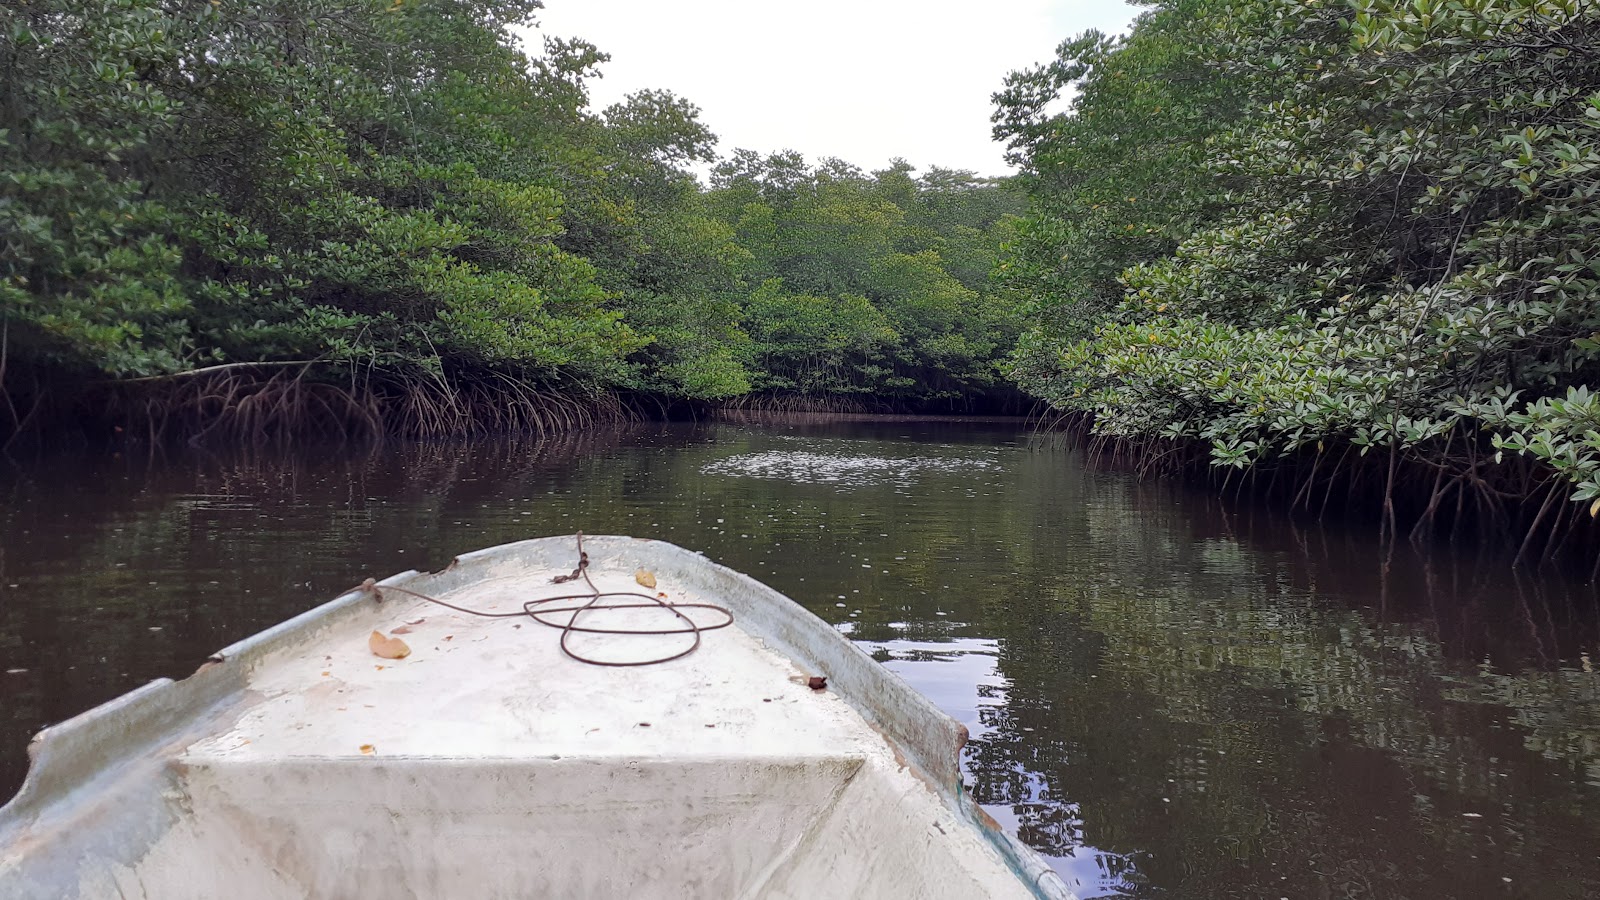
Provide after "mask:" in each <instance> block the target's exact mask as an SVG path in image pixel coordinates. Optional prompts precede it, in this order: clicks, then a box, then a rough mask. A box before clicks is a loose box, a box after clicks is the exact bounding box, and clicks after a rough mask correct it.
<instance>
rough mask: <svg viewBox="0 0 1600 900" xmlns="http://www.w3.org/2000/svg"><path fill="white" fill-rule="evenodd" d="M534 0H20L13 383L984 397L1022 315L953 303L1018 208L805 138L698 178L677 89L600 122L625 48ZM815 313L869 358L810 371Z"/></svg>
mask: <svg viewBox="0 0 1600 900" xmlns="http://www.w3.org/2000/svg"><path fill="white" fill-rule="evenodd" d="M539 5H540V4H539V3H538V2H537V0H266V2H262V3H249V4H239V3H227V4H218V3H213V4H181V3H172V2H168V0H29V2H26V3H10V4H6V5H5V6H4V7H3V8H0V248H3V252H0V316H3V319H0V348H3V350H0V390H3V392H4V393H7V394H15V393H18V392H21V393H26V394H31V395H34V396H37V395H38V394H39V393H40V392H41V391H46V390H48V389H50V388H51V387H52V386H58V387H59V386H65V387H69V388H70V387H72V386H79V385H83V384H86V383H94V382H105V381H112V382H114V381H120V380H128V379H138V378H163V377H168V376H171V375H174V374H178V373H185V372H191V371H196V370H205V369H208V368H212V367H216V366H220V365H228V364H233V363H241V362H242V363H258V362H289V361H315V362H316V363H317V365H316V367H315V368H314V369H313V370H311V372H310V376H309V377H314V378H322V379H328V380H346V381H347V380H349V379H353V378H361V379H373V378H377V379H387V380H389V381H391V382H396V383H407V382H418V381H426V382H429V383H436V384H439V385H443V386H445V387H446V389H447V390H448V389H449V387H450V386H453V385H461V384H464V383H468V382H474V381H477V382H483V381H495V382H504V383H514V384H522V385H535V386H540V385H542V386H552V387H558V388H559V387H562V386H567V387H584V388H586V389H588V390H601V391H636V392H645V393H648V394H652V395H656V396H660V397H663V398H668V399H672V398H690V399H697V400H720V399H727V398H731V397H737V396H739V395H742V394H745V393H748V392H750V391H752V390H784V391H796V392H802V393H863V392H864V393H867V394H872V395H881V397H882V398H883V399H884V400H886V401H888V402H893V403H910V402H920V401H923V400H926V399H930V398H952V397H955V398H971V397H974V396H977V395H978V394H981V393H982V392H984V391H987V390H990V389H991V388H992V387H993V386H994V385H995V383H996V381H997V378H996V372H997V360H999V359H1000V358H1002V357H1003V355H1004V354H1005V353H1006V352H1007V351H1008V350H1009V340H1010V336H1011V335H1012V334H1014V332H1015V330H1016V329H1015V328H1014V327H1012V328H1011V329H1010V331H1007V327H1008V325H1007V323H1006V321H1005V320H1004V318H1005V317H1004V315H1003V314H999V313H994V312H993V311H992V310H989V309H987V308H986V309H985V310H983V311H982V312H981V314H979V313H974V314H972V315H966V314H965V311H968V310H969V308H971V309H976V307H978V306H980V305H981V304H980V300H979V298H980V296H981V293H980V292H981V291H984V290H987V280H986V278H987V272H988V269H989V268H990V265H991V261H992V258H993V254H994V251H995V249H996V248H997V247H998V243H999V241H998V239H997V238H996V236H995V235H996V233H997V232H996V230H997V229H1003V228H1004V227H1005V226H1004V225H1003V223H1002V220H1003V219H1004V218H1005V217H1006V215H1007V213H1008V212H1011V211H1013V210H1020V203H1021V201H1020V198H1019V197H1018V196H1017V195H1014V194H1011V193H1010V192H1008V191H1006V190H1005V189H1004V188H1003V187H1002V186H1001V185H999V184H996V183H993V182H987V181H982V180H980V179H975V178H973V177H972V176H971V175H970V174H968V173H959V172H949V171H944V170H935V172H933V173H930V176H929V179H928V180H927V181H925V182H914V181H913V180H912V179H911V178H910V177H909V170H907V169H904V168H902V169H897V170H895V172H894V173H893V174H894V177H895V179H897V180H896V181H895V184H894V186H893V187H894V190H892V191H891V190H890V188H889V185H888V184H887V182H885V183H883V184H880V183H879V180H878V179H875V178H874V177H869V176H866V175H863V174H862V173H860V172H857V171H855V170H851V169H849V168H848V167H845V166H842V165H839V164H832V163H830V164H828V165H826V166H824V167H821V168H819V169H817V170H815V171H813V170H811V169H809V168H808V167H806V166H805V165H804V163H803V162H802V161H800V160H799V158H798V157H797V156H795V155H793V154H780V155H778V156H775V157H773V159H774V160H781V161H782V162H781V163H774V164H773V165H772V166H770V167H769V166H768V165H767V163H766V162H764V161H760V160H757V163H756V164H755V171H753V172H752V173H750V177H749V178H747V179H745V181H750V180H751V179H754V180H755V181H759V182H760V183H761V188H760V190H758V191H756V193H755V194H752V195H750V196H749V197H746V193H747V191H746V188H745V187H744V186H743V185H744V184H745V181H740V179H739V178H736V177H735V176H734V175H732V174H730V175H729V176H728V179H727V180H728V186H727V187H723V188H719V189H717V190H714V191H709V192H708V191H707V190H706V189H705V188H703V187H702V186H701V185H700V183H699V182H698V181H697V180H696V178H695V176H694V175H693V173H692V168H693V167H695V166H701V165H706V164H709V163H710V162H712V161H713V160H714V159H715V158H716V157H715V153H714V152H713V148H714V145H715V141H716V138H715V136H714V135H712V134H711V133H710V131H709V130H708V129H707V128H706V127H705V125H704V124H702V123H701V122H700V121H699V118H698V116H699V111H698V110H697V109H696V108H695V107H694V106H693V105H692V104H690V103H688V102H687V101H685V100H683V99H681V98H678V97H675V96H673V95H671V94H669V93H666V92H662V91H643V92H640V93H637V94H635V95H633V96H631V97H629V98H627V99H626V100H625V101H623V102H621V103H619V104H617V105H614V106H612V107H610V108H608V109H604V110H595V109H593V108H592V107H591V106H590V103H589V97H588V91H587V88H586V84H587V82H588V80H589V79H591V78H593V77H595V76H596V74H597V72H598V67H599V66H600V65H602V64H603V63H604V62H605V60H606V56H605V54H604V53H602V52H600V51H599V50H598V49H597V48H595V47H593V46H591V45H589V44H587V43H585V42H583V41H581V40H551V41H547V42H546V44H545V46H544V47H543V48H542V52H540V53H539V54H537V55H532V56H530V55H528V54H525V53H524V52H523V51H522V50H521V48H520V46H519V44H518V42H517V40H516V39H515V38H514V37H513V35H512V32H511V31H510V29H511V27H512V26H516V25H524V24H527V23H529V22H531V20H532V16H533V15H534V13H535V12H536V10H537V8H538V7H539ZM746 157H749V155H748V154H746V155H745V156H736V158H735V161H734V162H733V163H730V164H729V166H731V167H732V168H730V169H729V171H730V173H731V172H733V171H734V170H737V168H738V166H740V165H743V164H745V163H746V162H748V159H747V158H746ZM750 158H754V157H750ZM785 166H788V167H789V170H792V171H789V170H785V169H784V167H785ZM769 168H770V171H769ZM786 178H787V179H789V180H788V181H785V179H786ZM735 182H738V185H735ZM751 183H754V181H752V182H751ZM780 183H781V184H783V185H784V187H783V188H782V190H779V189H778V185H779V184H780ZM783 191H788V192H789V193H787V194H783ZM780 195H781V196H780ZM762 216H766V217H767V219H766V221H768V222H769V223H770V225H771V228H772V229H774V230H773V231H772V232H770V233H769V232H767V231H763V230H762V227H761V226H760V224H759V223H760V221H762V218H761V217H762ZM774 241H776V243H774ZM900 256H904V257H905V258H906V260H914V261H915V262H908V261H902V260H900V259H899V257H900ZM774 279H781V280H782V284H783V287H782V288H781V289H779V288H773V287H769V286H768V285H769V282H772V281H773V280H774ZM774 291H777V293H774ZM775 297H778V298H792V301H793V305H794V309H792V310H787V311H775V310H774V309H773V308H772V304H773V303H774V302H775V301H774V299H773V298H775ZM818 300H820V301H821V302H822V306H823V307H825V309H823V310H822V311H821V314H822V315H823V317H824V318H826V319H837V320H839V321H840V322H855V321H856V318H857V316H858V312H859V309H858V307H859V306H860V304H862V303H866V304H867V306H868V311H869V312H870V315H869V316H868V318H876V319H877V320H881V322H882V324H881V325H880V326H874V329H872V333H873V335H874V337H873V338H872V340H870V341H868V342H867V344H866V345H862V346H863V347H864V349H861V350H860V351H859V354H858V355H859V357H860V358H859V359H857V358H856V357H851V360H850V361H849V362H848V363H845V362H842V361H841V360H842V357H841V358H840V359H832V358H829V359H828V360H826V361H823V360H821V358H815V359H814V361H815V363H816V365H817V366H818V367H819V368H817V369H816V370H815V371H813V370H811V369H808V368H806V367H807V366H810V365H812V363H811V362H802V361H801V360H802V359H812V358H813V357H810V356H808V354H813V353H814V352H816V351H818V350H819V349H820V348H819V347H812V346H809V345H808V346H804V347H802V346H798V345H786V344H784V343H783V342H784V340H786V338H782V337H779V336H778V335H781V334H787V333H788V332H786V331H784V330H783V329H781V328H780V329H777V330H773V326H772V325H771V323H773V322H775V321H778V320H780V319H783V320H793V321H800V320H808V319H809V318H810V317H812V316H813V314H814V313H816V312H817V310H816V309H815V307H816V305H817V303H816V301H818ZM776 302H780V303H782V302H788V301H787V300H780V301H776ZM774 316H776V317H777V318H773V317H774ZM851 327H854V326H851ZM802 331H803V330H802ZM800 333H802V332H796V334H800ZM796 339H797V340H806V341H809V340H810V337H809V336H808V337H805V338H796ZM840 340H841V341H842V342H843V343H841V344H839V346H841V347H842V346H844V345H849V346H851V347H856V346H857V345H858V344H859V341H857V340H856V338H855V337H850V338H848V339H845V338H840ZM924 343H925V344H926V346H924ZM828 346H833V345H832V344H830V345H828ZM839 352H844V351H842V350H841V351H839ZM849 352H850V353H857V351H856V350H851V351H849ZM769 363H770V364H771V365H773V366H775V367H776V368H775V369H772V370H767V369H764V368H762V367H763V366H764V365H767V364H769ZM840 366H845V368H840ZM852 367H853V368H852ZM846 369H848V371H849V374H844V373H845V371H846ZM824 370H826V371H827V372H828V373H831V374H825V372H824ZM13 424H14V423H13Z"/></svg>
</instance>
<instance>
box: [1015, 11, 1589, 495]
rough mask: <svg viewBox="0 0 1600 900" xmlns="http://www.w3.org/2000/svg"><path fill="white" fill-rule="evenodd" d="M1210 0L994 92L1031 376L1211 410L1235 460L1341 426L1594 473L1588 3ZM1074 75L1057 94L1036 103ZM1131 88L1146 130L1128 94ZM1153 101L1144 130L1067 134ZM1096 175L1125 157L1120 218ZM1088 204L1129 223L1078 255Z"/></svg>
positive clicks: (1169, 416)
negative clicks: (1024, 176) (1153, 196)
mask: <svg viewBox="0 0 1600 900" xmlns="http://www.w3.org/2000/svg"><path fill="white" fill-rule="evenodd" d="M1201 6H1202V5H1193V4H1189V3H1187V2H1186V0H1171V2H1168V3H1163V4H1161V5H1158V6H1157V7H1155V8H1154V9H1153V10H1152V11H1151V12H1150V13H1148V14H1147V15H1146V16H1145V17H1144V18H1142V19H1141V20H1140V21H1139V23H1138V24H1137V25H1136V27H1135V28H1134V31H1133V33H1132V35H1131V36H1130V37H1129V38H1128V39H1127V40H1125V41H1122V42H1107V41H1105V40H1103V39H1099V38H1092V39H1084V40H1081V41H1079V42H1076V43H1069V44H1068V45H1064V47H1063V57H1062V61H1060V62H1058V63H1057V64H1056V65H1055V66H1053V67H1050V68H1049V69H1048V70H1041V71H1040V72H1034V73H1022V74H1019V75H1017V76H1013V80H1012V84H1011V85H1010V87H1009V89H1008V91H1007V93H1005V94H1002V95H999V97H998V99H999V101H1000V112H999V113H998V114H997V116H998V119H999V121H1000V123H1001V124H1000V127H999V129H998V131H999V133H1000V134H1001V135H1002V136H1007V137H1009V138H1010V139H1011V140H1012V143H1013V146H1014V147H1015V148H1016V153H1017V154H1018V158H1019V159H1020V160H1022V161H1023V162H1024V163H1025V164H1026V165H1027V166H1028V167H1029V183H1030V187H1031V189H1032V191H1033V195H1034V212H1033V214H1032V215H1031V216H1029V217H1028V219H1027V221H1026V222H1025V223H1024V224H1023V225H1021V226H1019V229H1018V230H1019V232H1020V233H1022V234H1024V235H1027V236H1028V239H1027V240H1025V241H1023V242H1022V243H1021V244H1020V246H1019V249H1017V250H1016V251H1015V255H1014V258H1013V259H1011V260H1008V263H1009V264H1010V265H1011V266H1013V267H1017V268H1021V269H1023V270H1024V274H1023V275H1022V276H1021V278H1022V279H1023V281H1022V283H1023V284H1024V285H1025V286H1026V287H1027V289H1028V290H1029V291H1030V292H1031V293H1032V294H1033V296H1034V299H1033V301H1032V305H1031V306H1030V313H1031V318H1032V325H1031V327H1030V329H1029V332H1028V334H1027V335H1026V336H1025V337H1024V339H1023V341H1022V346H1021V349H1020V350H1019V352H1018V355H1017V358H1016V362H1015V370H1016V372H1017V375H1018V377H1019V379H1020V380H1021V381H1022V383H1023V384H1025V385H1026V386H1027V387H1028V388H1029V389H1030V390H1032V391H1034V392H1036V393H1038V394H1040V395H1041V396H1043V397H1045V398H1047V399H1048V400H1049V401H1050V402H1052V403H1053V404H1055V405H1056V406H1058V407H1060V408H1062V409H1065V410H1073V411H1079V412H1083V413H1087V414H1090V415H1091V416H1092V417H1093V421H1094V423H1095V428H1096V429H1098V430H1099V431H1100V432H1101V433H1103V434H1107V435H1113V436H1120V437H1138V438H1147V437H1152V436H1162V437H1167V438H1177V439H1190V440H1199V441H1202V442H1206V443H1209V444H1210V446H1211V447H1212V455H1213V461H1214V462H1216V463H1218V464H1221V465H1230V466H1241V467H1243V466H1249V465H1251V464H1253V463H1254V462H1256V461H1258V460H1261V459H1263V458H1266V457H1274V456H1281V455H1284V454H1289V453H1295V452H1297V451H1302V450H1303V449H1304V450H1305V451H1306V452H1318V451H1321V450H1322V449H1323V448H1324V447H1325V445H1326V443H1327V442H1343V443H1345V444H1346V445H1352V446H1355V447H1357V448H1359V449H1360V450H1361V451H1362V452H1365V451H1366V450H1367V449H1368V448H1371V447H1383V448H1387V449H1391V450H1393V451H1395V452H1398V453H1402V454H1407V455H1410V456H1413V457H1414V458H1419V459H1424V460H1432V461H1438V462H1446V463H1448V465H1449V466H1450V468H1451V471H1453V472H1456V473H1458V475H1459V477H1460V478H1463V479H1473V478H1480V479H1481V477H1482V474H1481V473H1482V471H1484V470H1483V469H1482V467H1483V466H1492V465H1493V463H1492V459H1493V458H1494V457H1493V451H1494V450H1495V449H1499V450H1501V451H1514V452H1520V453H1528V454H1532V455H1534V456H1536V457H1538V458H1539V459H1541V460H1544V461H1545V462H1547V463H1549V464H1550V465H1552V466H1554V467H1555V469H1557V470H1559V471H1560V472H1561V473H1563V474H1564V475H1566V476H1567V477H1568V478H1569V479H1570V481H1571V482H1572V484H1573V485H1574V488H1575V494H1574V497H1575V498H1579V499H1587V498H1590V497H1594V496H1596V495H1597V494H1600V483H1597V481H1596V473H1597V470H1600V455H1597V454H1600V401H1597V400H1596V398H1595V397H1594V394H1593V393H1592V392H1591V391H1590V390H1589V388H1588V386H1589V385H1591V384H1592V383H1593V379H1594V378H1595V376H1596V375H1597V374H1600V372H1597V369H1596V353H1597V352H1600V339H1597V336H1596V332H1597V331H1600V313H1597V310H1600V303H1597V301H1600V293H1597V291H1600V263H1597V262H1596V258H1597V255H1600V243H1597V241H1600V237H1597V236H1596V235H1600V231H1597V230H1596V225H1600V199H1597V198H1600V41H1597V37H1600V12H1597V11H1596V7H1595V6H1594V5H1593V4H1589V3H1585V2H1582V0H1453V2H1443V0H1398V2H1388V0H1382V2H1379V0H1349V2H1333V3H1327V2H1320V0H1304V2H1302V0H1234V2H1228V3H1224V4H1210V5H1208V6H1206V8H1205V9H1204V10H1203V11H1202V10H1201ZM1168 49H1170V50H1172V51H1173V52H1171V53H1168V52H1167V50H1168ZM1152 67H1153V68H1152ZM1177 76H1182V77H1188V78H1190V82H1189V84H1190V87H1188V88H1186V89H1182V90H1181V91H1174V90H1172V89H1171V86H1173V85H1176V84H1180V83H1183V82H1182V81H1181V80H1180V78H1179V77H1177ZM1125 81H1132V82H1139V83H1140V84H1141V87H1139V88H1137V89H1135V88H1131V87H1124V82H1125ZM1068 83H1077V84H1080V85H1081V86H1082V93H1081V94H1080V96H1079V97H1078V99H1077V100H1076V101H1075V106H1074V108H1073V110H1072V111H1071V113H1070V114H1068V115H1066V116H1061V117H1056V118H1054V119H1051V118H1046V117H1042V116H1041V114H1040V112H1039V110H1040V109H1042V108H1043V106H1042V104H1043V103H1044V102H1045V101H1048V100H1049V99H1052V98H1053V97H1054V96H1056V93H1057V92H1059V90H1060V88H1061V87H1062V86H1063V85H1066V84H1068ZM1174 92H1176V93H1181V94H1182V96H1181V97H1172V96H1168V95H1169V94H1171V93H1174ZM1141 98H1149V102H1150V103H1152V104H1155V105H1154V106H1151V107H1149V108H1148V109H1146V110H1145V112H1146V114H1147V117H1145V118H1140V120H1139V121H1140V122H1143V123H1145V124H1144V125H1143V126H1142V127H1143V128H1144V130H1143V131H1139V130H1137V128H1138V127H1140V126H1127V125H1124V124H1122V123H1124V122H1126V121H1127V116H1128V115H1130V114H1131V113H1130V110H1136V109H1137V108H1138V107H1137V104H1138V103H1140V102H1141ZM1177 104H1183V107H1182V108H1184V109H1185V110H1186V111H1185V112H1184V113H1181V114H1180V113H1177V112H1175V110H1176V109H1179V108H1180V107H1179V106H1178V105H1177ZM1197 117H1198V118H1197ZM1106 120H1114V121H1115V123H1116V124H1110V125H1102V124H1101V123H1102V122H1103V121H1106ZM1185 123H1188V127H1185ZM1152 131H1154V132H1155V133H1156V134H1157V135H1158V138H1157V139H1156V140H1155V141H1154V142H1153V143H1152V144H1151V145H1150V146H1151V147H1152V155H1151V156H1149V157H1146V156H1144V155H1143V154H1139V153H1135V152H1132V148H1130V150H1129V151H1128V152H1124V153H1122V154H1121V155H1120V156H1119V155H1118V154H1116V153H1115V152H1114V151H1113V152H1105V153H1097V154H1096V155H1095V156H1094V158H1093V159H1086V158H1085V157H1084V156H1083V155H1081V153H1080V151H1081V152H1089V151H1090V150H1095V149H1098V148H1103V147H1105V146H1106V145H1107V143H1110V144H1113V145H1116V144H1118V142H1120V141H1123V140H1127V139H1132V143H1133V144H1135V145H1139V144H1143V143H1146V138H1148V137H1149V136H1150V134H1151V132H1152ZM1152 162H1155V163H1156V164H1158V165H1162V166H1170V167H1171V169H1170V170H1169V172H1168V177H1169V180H1168V187H1169V188H1170V190H1171V191H1173V192H1175V193H1176V195H1174V194H1173V193H1169V194H1167V195H1166V196H1165V197H1164V198H1163V199H1161V200H1160V201H1158V202H1157V203H1154V204H1151V205H1152V206H1154V207H1155V209H1154V213H1153V215H1152V218H1151V219H1150V220H1149V221H1146V220H1142V219H1139V218H1137V217H1136V216H1135V215H1133V214H1132V213H1131V211H1132V210H1134V209H1138V208H1143V207H1142V204H1143V203H1144V202H1145V199H1146V198H1145V196H1143V195H1140V194H1137V193H1136V192H1135V190H1134V189H1133V188H1132V185H1134V184H1139V183H1148V182H1149V181H1150V180H1151V178H1152V176H1151V174H1150V172H1149V171H1148V166H1149V165H1150V164H1151V163H1152ZM1089 180H1098V181H1100V182H1104V183H1112V184H1118V185H1121V184H1127V185H1129V188H1128V190H1127V191H1126V196H1124V197H1122V203H1123V204H1125V208H1126V209H1127V210H1128V211H1129V212H1128V213H1123V212H1122V210H1123V209H1124V207H1123V206H1117V205H1115V203H1114V198H1111V197H1106V198H1104V202H1103V203H1102V209H1111V210H1113V211H1114V214H1115V215H1117V216H1120V218H1114V219H1113V218H1107V219H1102V218H1101V217H1102V216H1104V217H1110V216H1112V215H1113V212H1105V213H1102V212H1101V211H1099V210H1094V209H1093V208H1092V206H1091V212H1092V213H1094V214H1092V215H1082V214H1081V213H1082V209H1083V205H1084V203H1085V202H1088V200H1087V199H1085V198H1091V199H1093V201H1094V202H1101V198H1099V197H1097V196H1095V195H1092V194H1090V193H1089V191H1090V190H1091V188H1089V187H1086V186H1085V182H1086V181H1089ZM1118 193H1121V191H1119V192H1118ZM1102 221H1110V222H1111V223H1112V229H1111V230H1112V231H1115V230H1116V229H1118V228H1120V229H1121V230H1122V231H1123V232H1125V233H1127V234H1128V235H1129V237H1128V238H1127V240H1126V242H1122V243H1119V242H1112V241H1104V242H1100V243H1098V244H1097V245H1096V246H1095V247H1093V248H1091V249H1090V251H1089V254H1088V257H1089V259H1088V261H1087V262H1075V261H1074V260H1076V259H1077V256H1078V255H1079V254H1081V253H1082V249H1081V248H1082V245H1083V243H1084V241H1083V239H1082V237H1081V234H1082V233H1083V232H1084V231H1085V230H1088V229H1099V230H1102V231H1103V229H1102V228H1101V222H1102ZM1140 233H1145V234H1147V235H1148V237H1146V238H1137V237H1135V236H1136V235H1138V234H1140ZM1163 241H1165V242H1167V243H1166V245H1165V246H1163V244H1162V242H1163ZM1057 251H1059V254H1058V255H1060V256H1064V257H1066V258H1065V259H1060V260H1056V261H1052V260H1051V259H1050V258H1049V254H1051V253H1056V252H1057ZM1113 273H1114V274H1113ZM1113 282H1114V284H1113ZM1059 309H1081V310H1084V311H1085V312H1086V315H1085V316H1084V317H1082V318H1085V319H1086V320H1087V321H1086V322H1085V323H1084V324H1083V325H1081V326H1076V327H1074V326H1064V325H1062V324H1061V322H1060V321H1059V318H1060V317H1059V315H1057V314H1056V313H1055V311H1056V310H1059ZM1485 430H1487V431H1488V433H1489V434H1490V435H1491V436H1492V445H1493V446H1492V447H1489V446H1480V445H1486V444H1489V443H1491V441H1488V440H1485V439H1483V438H1481V437H1479V435H1481V434H1483V433H1484V431H1485ZM1480 449H1482V450H1486V451H1488V452H1486V453H1483V454H1479V453H1478V451H1479V450H1480Z"/></svg>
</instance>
